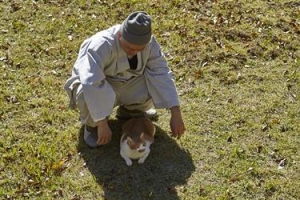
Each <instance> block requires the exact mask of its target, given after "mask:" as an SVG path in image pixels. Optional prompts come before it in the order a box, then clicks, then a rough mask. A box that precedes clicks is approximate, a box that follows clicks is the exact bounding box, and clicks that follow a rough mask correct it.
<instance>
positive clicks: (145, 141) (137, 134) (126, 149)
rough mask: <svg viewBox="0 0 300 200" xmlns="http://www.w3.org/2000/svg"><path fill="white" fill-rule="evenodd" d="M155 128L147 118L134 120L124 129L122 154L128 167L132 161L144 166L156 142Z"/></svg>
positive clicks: (121, 144)
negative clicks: (152, 145) (135, 160)
mask: <svg viewBox="0 0 300 200" xmlns="http://www.w3.org/2000/svg"><path fill="white" fill-rule="evenodd" d="M154 135H155V126H154V125H153V123H152V121H151V120H150V119H148V118H146V117H141V118H132V119H130V120H128V121H127V122H126V123H125V124H124V125H123V127H122V137H121V141H120V154H121V156H122V158H124V160H125V161H126V164H127V165H128V166H131V165H132V161H131V159H138V163H139V164H142V163H144V161H145V160H146V158H147V157H148V155H149V153H150V145H151V144H152V143H153V142H154Z"/></svg>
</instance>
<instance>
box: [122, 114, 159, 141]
mask: <svg viewBox="0 0 300 200" xmlns="http://www.w3.org/2000/svg"><path fill="white" fill-rule="evenodd" d="M122 133H123V134H126V135H128V136H131V137H134V136H137V135H140V134H141V133H144V134H145V135H147V136H148V137H151V138H153V137H154V134H155V126H154V124H153V123H152V121H151V120H150V119H149V118H146V117H139V118H132V119H130V120H128V121H127V122H126V123H125V124H124V125H123V127H122Z"/></svg>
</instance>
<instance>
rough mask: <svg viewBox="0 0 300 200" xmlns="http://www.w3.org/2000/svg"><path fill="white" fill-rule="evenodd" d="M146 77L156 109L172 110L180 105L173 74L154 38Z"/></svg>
mask: <svg viewBox="0 0 300 200" xmlns="http://www.w3.org/2000/svg"><path fill="white" fill-rule="evenodd" d="M145 77H146V83H147V87H148V91H149V93H150V96H151V97H152V100H153V104H154V106H155V107H156V108H171V107H173V106H178V105H179V98H178V95H177V90H176V87H175V83H174V79H173V76H172V72H171V70H170V69H169V67H168V65H167V61H166V59H165V56H164V54H163V53H162V51H161V48H160V46H159V44H158V43H157V42H156V40H155V39H154V38H153V39H152V44H151V48H150V52H149V57H148V60H147V63H146V68H145Z"/></svg>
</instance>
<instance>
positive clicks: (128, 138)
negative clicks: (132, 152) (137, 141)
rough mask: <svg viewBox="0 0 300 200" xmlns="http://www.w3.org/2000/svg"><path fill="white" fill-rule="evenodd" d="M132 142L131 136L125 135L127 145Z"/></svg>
mask: <svg viewBox="0 0 300 200" xmlns="http://www.w3.org/2000/svg"><path fill="white" fill-rule="evenodd" d="M133 143H134V142H133V140H132V139H131V137H129V136H127V144H128V145H131V144H133Z"/></svg>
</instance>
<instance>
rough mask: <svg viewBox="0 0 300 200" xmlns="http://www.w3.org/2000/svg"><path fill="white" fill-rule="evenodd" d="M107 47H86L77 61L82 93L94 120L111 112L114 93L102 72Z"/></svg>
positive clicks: (107, 54) (106, 55)
mask: <svg viewBox="0 0 300 200" xmlns="http://www.w3.org/2000/svg"><path fill="white" fill-rule="evenodd" d="M108 52H109V51H107V48H103V47H102V48H97V49H95V48H92V47H91V48H88V49H87V51H86V52H85V55H84V56H82V57H81V61H80V62H79V63H78V64H79V65H80V66H79V67H78V74H79V77H80V82H81V84H82V89H83V95H84V99H85V102H86V105H87V107H88V110H89V112H90V115H91V117H92V119H93V120H94V121H95V122H96V121H98V120H100V119H103V118H105V117H107V116H108V115H110V114H111V112H112V110H113V107H114V103H115V98H116V94H115V92H114V90H113V88H112V87H111V86H110V84H109V83H108V82H107V81H106V79H105V78H106V77H105V74H104V72H103V70H104V66H105V59H107V57H109V56H110V55H109V53H108Z"/></svg>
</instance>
